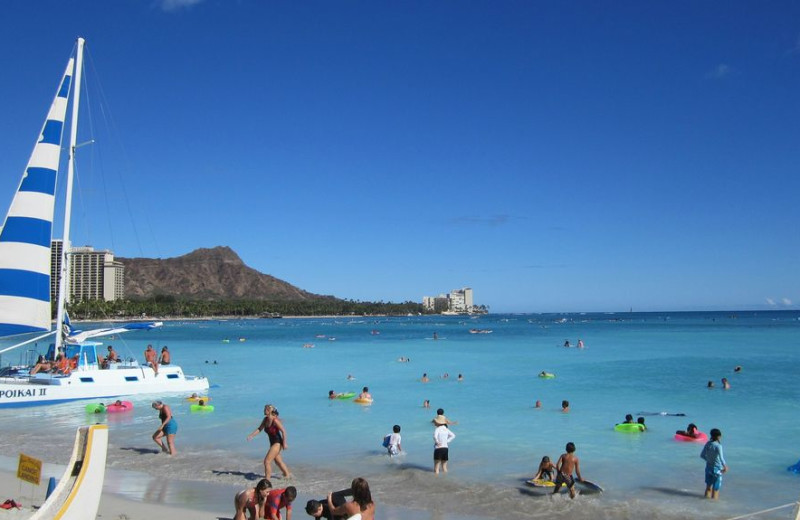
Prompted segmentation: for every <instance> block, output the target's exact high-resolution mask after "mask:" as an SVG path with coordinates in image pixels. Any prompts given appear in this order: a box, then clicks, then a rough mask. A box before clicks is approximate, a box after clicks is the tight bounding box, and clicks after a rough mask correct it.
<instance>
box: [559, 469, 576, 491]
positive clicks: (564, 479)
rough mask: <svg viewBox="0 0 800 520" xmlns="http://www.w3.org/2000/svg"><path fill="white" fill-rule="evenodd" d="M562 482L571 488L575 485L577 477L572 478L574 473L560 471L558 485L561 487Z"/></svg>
mask: <svg viewBox="0 0 800 520" xmlns="http://www.w3.org/2000/svg"><path fill="white" fill-rule="evenodd" d="M561 484H565V485H566V486H567V487H568V488H571V487H572V486H574V485H575V479H574V478H572V475H565V474H564V473H559V474H558V475H557V476H556V487H560V485H561Z"/></svg>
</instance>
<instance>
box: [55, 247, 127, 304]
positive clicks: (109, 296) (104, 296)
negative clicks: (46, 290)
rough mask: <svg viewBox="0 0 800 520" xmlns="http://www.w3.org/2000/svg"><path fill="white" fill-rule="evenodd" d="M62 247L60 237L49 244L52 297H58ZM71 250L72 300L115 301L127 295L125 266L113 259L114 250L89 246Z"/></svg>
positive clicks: (70, 277) (70, 293) (70, 286)
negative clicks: (96, 249) (97, 249)
mask: <svg viewBox="0 0 800 520" xmlns="http://www.w3.org/2000/svg"><path fill="white" fill-rule="evenodd" d="M63 248H64V244H63V242H62V241H61V240H53V241H52V242H51V244H50V255H51V260H52V261H51V263H50V295H51V297H52V298H53V301H55V299H56V298H57V297H58V279H59V273H60V272H61V253H62V251H63ZM69 254H70V257H69V258H70V259H69V261H70V264H69V295H70V301H73V302H79V301H83V300H105V301H114V300H120V299H122V298H124V297H125V266H123V265H122V263H121V262H118V261H116V260H114V253H112V252H111V251H108V250H103V251H95V249H94V248H92V247H88V246H86V247H73V248H72V249H70V252H69Z"/></svg>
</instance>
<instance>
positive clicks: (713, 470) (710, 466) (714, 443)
mask: <svg viewBox="0 0 800 520" xmlns="http://www.w3.org/2000/svg"><path fill="white" fill-rule="evenodd" d="M709 435H710V436H711V440H709V441H708V442H707V443H706V445H705V446H703V451H701V452H700V458H701V459H703V460H704V461H706V472H705V474H706V491H705V493H704V494H703V496H704V497H705V498H711V499H714V500H717V499H718V498H719V489H720V488H721V487H722V474H723V473H725V472H727V471H728V466H727V464H726V463H725V457H724V456H723V454H722V444H721V443H720V441H721V440H722V432H721V431H719V430H718V429H717V428H711V431H710V432H709Z"/></svg>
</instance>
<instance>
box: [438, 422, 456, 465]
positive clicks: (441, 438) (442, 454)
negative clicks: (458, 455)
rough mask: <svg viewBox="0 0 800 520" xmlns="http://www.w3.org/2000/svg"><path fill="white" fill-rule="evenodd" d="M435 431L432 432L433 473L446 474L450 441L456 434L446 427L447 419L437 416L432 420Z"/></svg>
mask: <svg viewBox="0 0 800 520" xmlns="http://www.w3.org/2000/svg"><path fill="white" fill-rule="evenodd" d="M433 424H434V426H436V429H435V430H433V472H434V473H435V474H437V475H438V474H439V469H441V470H442V472H443V473H447V461H448V460H450V448H449V444H450V441H452V440H453V439H455V438H456V434H455V433H453V432H451V431H450V429H449V428H448V427H447V417H445V416H444V415H437V416H436V417H434V419H433Z"/></svg>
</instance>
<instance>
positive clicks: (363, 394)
mask: <svg viewBox="0 0 800 520" xmlns="http://www.w3.org/2000/svg"><path fill="white" fill-rule="evenodd" d="M358 398H359V399H369V400H370V401H372V395H370V393H369V387H366V386H365V387H364V388H362V389H361V393H360V394H358Z"/></svg>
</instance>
